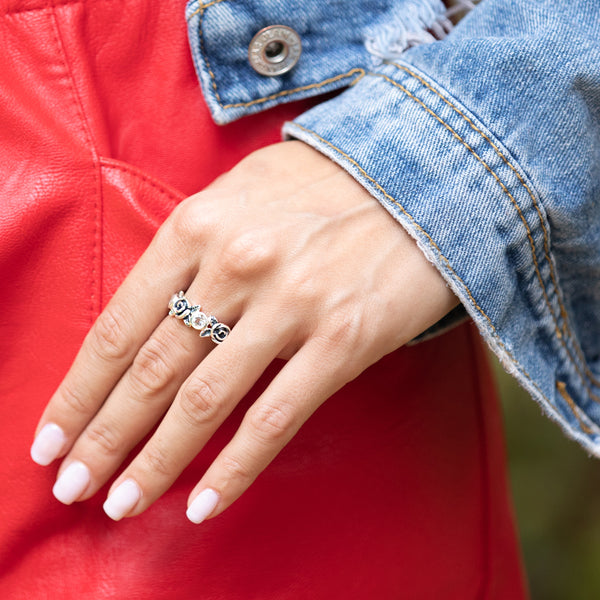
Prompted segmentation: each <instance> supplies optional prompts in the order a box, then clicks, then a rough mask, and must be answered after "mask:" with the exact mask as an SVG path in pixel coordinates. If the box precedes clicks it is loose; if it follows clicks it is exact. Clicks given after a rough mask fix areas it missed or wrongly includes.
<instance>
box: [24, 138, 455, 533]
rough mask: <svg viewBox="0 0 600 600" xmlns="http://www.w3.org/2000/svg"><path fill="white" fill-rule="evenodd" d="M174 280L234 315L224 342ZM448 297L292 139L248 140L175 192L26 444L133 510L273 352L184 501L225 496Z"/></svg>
mask: <svg viewBox="0 0 600 600" xmlns="http://www.w3.org/2000/svg"><path fill="white" fill-rule="evenodd" d="M179 290H185V294H186V297H187V298H189V299H190V300H191V301H192V302H197V303H201V304H202V308H203V311H204V312H207V313H210V314H214V315H216V316H217V317H218V319H219V320H220V321H221V322H222V323H226V324H228V325H230V326H231V327H232V331H231V334H230V335H229V337H228V338H227V339H226V340H225V341H224V342H223V343H222V344H220V345H215V344H213V342H212V341H210V339H204V338H200V337H199V336H198V332H197V331H195V330H194V329H191V328H187V327H185V326H184V325H183V323H182V322H181V321H180V320H178V319H175V318H173V317H169V316H167V303H168V302H169V299H170V298H171V296H172V295H173V294H174V293H176V292H177V291H179ZM456 304H457V300H456V298H455V296H454V295H453V294H452V292H451V291H450V290H449V289H448V288H447V286H446V285H445V283H444V281H443V279H442V278H441V276H440V275H439V273H438V272H437V271H436V269H435V268H434V267H432V266H431V265H430V264H429V263H428V261H427V260H426V259H425V257H424V256H423V254H422V252H421V251H420V250H419V249H418V248H417V246H416V244H415V242H414V241H413V240H412V239H411V238H410V237H409V236H408V235H407V233H406V232H405V231H404V229H403V228H402V227H401V226H400V225H399V224H398V223H396V222H395V221H394V220H393V219H392V217H391V216H390V215H389V214H387V212H386V211H385V210H384V209H383V208H382V207H381V206H380V204H379V203H378V202H377V201H376V200H374V199H373V198H372V197H371V196H370V195H369V194H368V193H367V192H366V191H365V190H364V189H363V188H362V187H361V186H360V185H359V184H358V183H357V182H356V181H355V180H354V179H353V178H352V177H350V176H349V175H348V174H347V173H346V172H345V171H344V170H343V169H341V168H340V167H339V166H337V165H336V164H335V163H333V162H332V161H330V160H329V159H328V158H326V157H324V156H322V155H321V154H320V153H318V152H317V151H315V150H313V149H312V148H310V147H309V146H306V145H304V144H303V143H301V142H295V141H294V142H285V143H282V144H276V145H274V146H270V147H267V148H264V149H262V150H259V151H257V152H255V153H253V154H252V155H250V156H249V157H247V158H246V159H245V160H243V161H242V162H241V163H239V164H238V165H237V166H236V167H235V168H234V169H233V170H231V171H230V172H229V173H227V174H226V175H224V176H222V177H221V178H219V179H218V180H217V181H215V182H214V183H213V184H212V185H211V186H210V187H209V188H207V189H206V190H205V191H203V192H200V193H199V194H196V195H194V196H191V197H190V198H188V199H186V200H185V201H184V202H182V203H181V204H180V205H179V206H178V207H177V208H176V210H175V211H174V212H173V213H172V215H171V216H170V217H169V218H168V219H167V221H166V222H165V223H164V225H163V226H162V227H161V228H160V229H159V231H158V232H157V234H156V236H155V238H154V240H153V241H152V243H151V245H150V246H149V247H148V249H147V250H146V252H145V253H144V255H143V256H142V257H141V259H140V260H139V262H138V263H137V264H136V266H135V267H134V268H133V270H132V271H131V273H130V274H129V276H128V277H127V278H126V280H125V281H124V282H123V284H122V285H121V287H120V288H119V289H118V291H117V292H116V294H115V295H114V297H113V298H112V299H111V301H110V303H109V304H108V306H107V307H106V309H105V310H104V311H103V312H102V314H101V315H100V316H99V317H98V319H97V321H96V323H95V324H94V326H93V327H92V329H91V330H90V332H89V333H88V335H87V336H86V338H85V341H84V343H83V346H82V348H81V350H80V352H79V354H78V356H77V358H76V360H75V362H74V364H73V366H72V367H71V369H70V370H69V372H68V374H67V375H66V377H65V379H64V381H63V382H62V383H61V385H60V387H59V388H58V390H57V391H56V393H55V394H54V396H53V397H52V399H51V400H50V402H49V404H48V406H47V407H46V410H45V412H44V414H43V416H42V418H41V420H40V423H39V425H38V428H37V433H40V431H43V433H42V434H41V435H39V437H37V438H36V441H35V442H34V445H33V448H32V456H33V458H34V460H36V462H39V463H40V464H49V463H50V462H52V460H54V459H55V458H57V457H58V456H65V455H66V456H65V459H64V461H63V463H62V465H61V467H60V470H59V478H58V480H57V483H56V484H55V487H54V493H55V495H56V496H57V498H58V499H59V500H61V501H63V502H65V503H67V504H69V503H71V502H74V501H77V500H85V499H87V498H89V497H90V496H92V495H93V494H95V493H96V492H97V491H98V489H99V488H100V487H101V486H102V485H103V484H104V483H105V482H106V481H107V480H108V479H109V478H110V477H111V476H112V475H113V473H114V472H115V471H116V470H117V468H118V467H119V465H120V464H121V463H122V462H123V461H124V460H125V458H126V456H127V455H128V453H129V452H130V451H131V450H132V449H133V448H134V446H135V445H136V444H137V443H138V442H139V441H140V440H141V439H142V438H143V437H144V436H145V435H146V434H147V433H148V432H149V431H151V429H152V428H153V427H154V426H155V425H156V424H157V423H158V422H159V421H160V423H159V425H158V428H157V429H156V431H155V433H154V435H152V437H151V438H150V439H149V441H148V442H147V443H146V445H145V447H144V448H143V449H142V451H141V452H140V453H139V454H138V455H137V456H136V457H135V458H134V459H133V461H132V462H131V463H130V464H129V465H128V466H127V467H126V468H125V470H124V472H123V473H122V474H121V475H120V476H119V477H118V478H117V479H116V481H115V482H114V484H113V486H112V487H111V493H110V494H109V499H108V500H107V502H106V503H105V510H106V512H107V513H108V514H109V516H111V517H112V518H114V519H119V518H122V517H124V516H134V515H137V514H139V513H141V512H142V511H144V510H145V509H146V508H148V506H150V504H152V503H153V502H154V501H155V500H156V499H157V498H159V497H160V496H161V494H163V493H164V492H165V491H166V490H167V489H168V488H169V487H170V486H171V484H172V483H173V482H174V481H175V479H176V478H177V477H178V475H179V474H180V473H181V471H182V470H183V469H184V468H185V467H186V465H187V464H188V463H189V462H190V461H191V460H192V459H193V458H194V457H195V456H196V455H197V454H198V453H199V452H200V451H201V450H202V448H203V446H204V445H205V444H206V442H207V441H208V440H209V439H210V437H211V436H212V435H213V433H214V432H215V431H216V430H217V429H218V427H219V426H220V424H221V423H222V422H223V421H224V419H225V418H226V417H227V415H228V414H229V413H230V412H231V411H232V410H233V408H234V407H235V406H236V404H237V403H238V402H239V401H240V399H241V398H243V396H244V395H245V394H246V393H247V392H248V390H249V389H250V388H251V387H252V385H253V384H254V383H255V381H256V380H257V379H258V378H259V376H260V375H261V374H262V373H263V371H264V370H265V369H266V367H267V366H268V365H269V363H271V361H272V360H273V359H274V358H275V357H280V358H284V359H286V360H288V362H287V363H286V365H285V366H284V367H283V369H282V370H281V371H280V372H279V374H278V375H277V376H276V377H275V378H274V379H273V380H272V382H271V383H270V385H269V386H268V388H267V389H266V391H265V392H264V393H263V394H262V395H261V396H260V397H259V398H258V400H257V401H256V402H255V403H254V404H253V405H252V406H251V407H250V409H249V410H248V412H247V413H246V415H245V417H244V419H243V421H242V424H241V425H240V427H239V429H238V431H237V432H236V434H235V436H234V437H233V438H232V440H231V441H230V443H229V444H227V446H226V447H225V448H223V450H222V451H221V453H220V454H219V455H218V457H217V458H216V460H215V461H214V462H213V463H212V465H211V466H210V468H209V469H208V471H207V472H206V473H205V474H204V476H203V477H202V479H201V480H200V482H199V483H198V485H197V486H196V487H195V489H194V490H193V491H192V493H191V495H190V500H189V502H188V506H189V509H188V516H189V517H190V519H191V520H193V521H195V522H200V521H201V520H202V519H204V518H206V517H209V516H211V517H212V516H215V515H217V514H219V513H220V512H222V511H223V510H225V509H226V508H227V507H228V506H229V505H230V504H231V503H232V502H234V501H235V500H236V499H237V498H238V497H239V496H240V495H241V494H242V493H243V492H244V491H245V490H246V489H247V488H248V487H249V486H250V484H251V483H252V482H253V481H254V479H255V478H256V477H257V476H258V475H259V474H260V472H261V471H262V470H263V469H264V468H265V467H266V466H267V465H268V464H269V462H270V461H271V460H273V458H274V457H275V456H276V455H277V453H278V452H279V451H280V450H281V449H282V448H283V447H284V446H285V444H286V443H287V442H288V441H289V440H290V439H291V438H292V437H293V436H294V434H295V433H296V432H297V431H298V429H299V428H300V427H301V425H302V424H303V423H304V422H305V421H306V419H308V417H309V416H310V415H311V414H312V413H313V411H315V410H316V409H317V408H318V407H319V406H320V405H321V404H322V403H323V402H324V401H325V400H326V399H327V398H328V397H329V396H330V395H331V394H333V393H334V392H335V391H336V390H338V389H339V388H340V387H342V386H343V385H344V384H345V383H346V382H348V381H350V380H351V379H353V378H354V377H356V376H357V375H359V374H360V373H361V372H362V371H363V370H364V369H366V368H367V367H368V366H369V365H371V364H372V363H374V362H376V361H377V360H378V359H379V358H381V357H382V356H383V355H385V354H387V353H388V352H391V351H393V350H395V349H396V348H398V347H400V346H402V345H403V344H405V343H406V342H407V341H409V340H411V339H412V338H413V337H415V336H416V335H418V334H419V333H421V332H422V331H424V330H425V329H426V328H427V327H429V326H430V325H432V324H433V323H435V322H436V321H437V320H439V319H440V318H441V317H442V316H443V315H444V314H446V313H447V312H448V311H449V310H450V309H451V308H453V307H454V306H455V305H456Z"/></svg>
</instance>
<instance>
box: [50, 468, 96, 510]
mask: <svg viewBox="0 0 600 600" xmlns="http://www.w3.org/2000/svg"><path fill="white" fill-rule="evenodd" d="M89 483H90V470H89V469H88V468H87V467H86V466H85V465H84V464H83V463H82V462H80V461H78V460H75V461H73V462H72V463H71V464H70V465H69V466H68V467H67V468H66V469H65V470H64V471H63V472H62V474H61V476H60V477H59V478H58V479H57V481H56V483H55V484H54V487H53V488H52V493H53V494H54V497H55V498H56V499H57V500H59V501H60V502H62V503H63V504H71V503H73V502H75V500H77V498H79V496H81V494H82V493H83V492H84V490H85V488H87V486H88V485H89Z"/></svg>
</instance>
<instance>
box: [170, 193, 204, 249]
mask: <svg viewBox="0 0 600 600" xmlns="http://www.w3.org/2000/svg"><path fill="white" fill-rule="evenodd" d="M202 198H203V196H202V194H196V196H193V197H190V198H188V199H186V200H184V201H183V202H182V203H181V204H179V205H178V206H177V207H176V208H175V209H174V210H173V212H172V213H171V217H170V218H169V221H168V224H169V226H170V228H171V229H172V233H173V234H174V235H175V238H176V239H180V240H182V241H184V242H186V243H189V241H190V240H196V239H197V238H198V237H199V236H200V237H201V236H202V235H203V234H204V232H210V230H211V228H212V227H213V223H212V218H211V216H210V215H211V212H210V210H208V207H207V206H206V203H204V202H202Z"/></svg>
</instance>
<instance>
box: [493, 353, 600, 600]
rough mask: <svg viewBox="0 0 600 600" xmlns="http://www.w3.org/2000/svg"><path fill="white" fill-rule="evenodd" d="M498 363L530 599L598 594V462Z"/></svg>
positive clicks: (579, 599)
mask: <svg viewBox="0 0 600 600" xmlns="http://www.w3.org/2000/svg"><path fill="white" fill-rule="evenodd" d="M492 361H493V363H494V371H495V373H496V378H497V381H498V384H499V389H500V394H501V398H502V404H503V406H504V417H505V428H506V437H507V445H508V455H509V470H510V481H511V486H512V492H513V498H514V504H515V509H516V515H517V521H518V525H519V532H520V537H521V543H522V548H523V555H524V559H525V566H526V570H527V575H528V578H529V585H530V589H531V597H532V599H533V600H587V599H595V598H600V461H598V460H597V459H595V458H590V457H588V456H587V454H586V453H585V451H584V450H583V449H581V448H580V447H579V446H578V445H577V444H576V443H575V442H572V441H570V440H568V439H567V438H566V437H565V436H564V434H563V433H562V431H561V430H560V428H559V427H558V426H557V425H556V424H554V423H553V422H551V421H550V420H549V419H548V418H546V417H545V416H543V415H542V413H541V410H540V409H539V407H538V406H537V404H535V403H534V402H533V401H532V400H531V399H530V398H529V396H528V394H527V393H526V392H525V391H523V390H522V389H521V388H520V387H519V386H518V385H517V384H516V382H515V381H514V380H513V379H512V378H511V377H509V376H508V375H506V374H505V373H504V372H503V371H502V368H501V367H500V366H499V364H498V363H497V362H496V361H495V359H492Z"/></svg>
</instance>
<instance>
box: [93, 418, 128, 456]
mask: <svg viewBox="0 0 600 600" xmlns="http://www.w3.org/2000/svg"><path fill="white" fill-rule="evenodd" d="M85 437H86V438H87V439H88V440H89V441H90V442H92V443H93V444H94V445H95V446H97V447H99V448H100V450H101V452H102V453H103V454H105V455H108V456H117V455H118V454H120V450H121V448H122V443H121V439H120V436H119V435H118V433H117V430H116V428H114V427H110V426H108V425H106V424H105V423H91V424H90V425H89V427H88V428H87V429H86V431H85Z"/></svg>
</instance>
